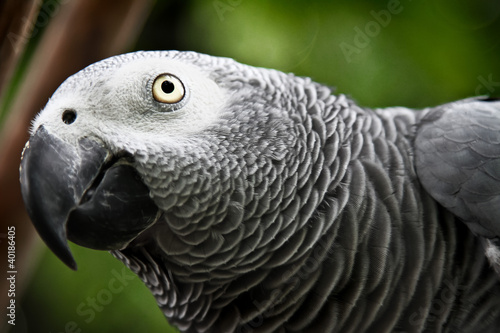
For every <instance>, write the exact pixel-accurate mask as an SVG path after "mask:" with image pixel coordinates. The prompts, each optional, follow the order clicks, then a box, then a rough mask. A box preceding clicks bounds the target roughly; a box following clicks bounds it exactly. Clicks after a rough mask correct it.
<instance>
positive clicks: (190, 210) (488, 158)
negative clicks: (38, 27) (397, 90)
mask: <svg viewBox="0 0 500 333" xmlns="http://www.w3.org/2000/svg"><path fill="white" fill-rule="evenodd" d="M20 173H21V178H20V179H21V187H22V193H23V198H24V201H25V203H26V207H27V210H28V213H29V215H30V217H31V219H32V221H33V223H34V225H35V227H36V228H37V230H38V232H39V234H40V236H41V237H42V238H43V239H44V240H45V242H46V243H47V245H48V246H49V247H50V248H51V249H52V251H53V252H54V253H55V254H56V255H57V256H58V257H59V258H60V259H61V260H62V261H64V262H65V263H66V264H67V265H68V266H70V267H72V268H76V264H75V261H74V260H73V257H72V255H71V253H70V251H69V247H68V245H67V239H69V240H71V241H72V242H75V243H77V244H79V245H82V246H85V247H89V248H93V249H100V250H110V251H111V252H112V253H113V255H114V256H116V258H118V259H119V260H121V261H122V262H123V263H124V264H125V265H127V266H128V267H129V268H130V269H131V270H132V271H133V272H135V273H136V274H137V275H138V276H139V277H140V278H141V279H142V280H143V281H144V283H145V284H146V285H147V286H148V287H149V288H150V290H151V291H152V293H153V294H154V296H155V297H156V300H157V302H158V305H159V307H160V308H161V310H162V311H163V313H164V314H165V316H166V317H167V318H168V320H169V322H170V323H172V324H173V325H175V326H177V327H178V328H179V330H180V331H182V332H422V331H425V332H498V331H499V329H500V283H499V275H498V274H497V273H496V272H495V269H497V270H498V269H499V267H500V250H499V244H500V242H499V238H498V237H499V236H500V101H496V100H494V99H492V98H485V97H483V98H470V99H465V100H461V101H457V102H453V103H449V104H445V105H441V106H438V107H433V108H426V109H422V110H410V109H408V108H404V107H394V108H386V109H369V108H363V107H360V106H358V105H356V104H355V103H354V102H353V101H352V100H350V99H349V98H347V97H346V96H344V95H340V94H339V95H334V94H332V90H331V89H330V88H329V87H327V86H324V85H321V84H318V83H315V82H313V81H312V80H311V79H309V78H303V77H297V76H294V75H292V74H284V73H282V72H279V71H275V70H270V69H263V68H255V67H251V66H247V65H243V64H240V63H237V62H236V61H234V60H232V59H227V58H218V57H212V56H208V55H203V54H198V53H194V52H177V51H150V52H135V53H130V54H125V55H120V56H115V57H111V58H109V59H106V60H103V61H100V62H98V63H95V64H93V65H91V66H89V67H87V68H85V69H83V70H82V71H80V72H78V73H77V74H75V75H73V76H71V77H69V78H68V79H67V80H66V81H65V82H64V83H63V84H62V85H61V86H60V87H59V89H58V90H57V91H56V92H55V93H54V95H53V96H52V98H51V99H50V100H49V102H48V104H47V106H46V107H45V108H44V110H43V111H42V112H41V113H40V114H39V115H38V116H37V117H36V119H35V120H34V122H33V127H32V130H31V137H30V139H29V141H28V142H27V144H26V147H25V150H24V152H23V157H22V162H21V171H20Z"/></svg>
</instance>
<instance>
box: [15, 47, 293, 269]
mask: <svg viewBox="0 0 500 333" xmlns="http://www.w3.org/2000/svg"><path fill="white" fill-rule="evenodd" d="M285 77H286V75H285V74H282V73H278V72H275V71H272V70H259V71H257V70H256V69H255V68H253V67H250V66H245V65H241V64H238V63H236V62H235V61H233V60H230V59H226V58H217V57H211V56H206V55H201V54H198V53H192V52H176V51H152V52H136V53H130V54H125V55H120V56H115V57H112V58H109V59H105V60H103V61H101V62H98V63H96V64H93V65H91V66H89V67H87V68H85V69H83V70H82V71H80V72H78V73H76V74H75V75H73V76H71V77H69V78H68V79H67V80H66V81H65V82H64V83H63V84H62V85H61V86H60V87H59V88H58V89H57V91H56V92H55V93H54V95H53V96H52V97H51V98H50V100H49V102H48V103H47V105H46V107H45V108H44V109H43V110H42V111H41V112H40V114H39V115H38V116H37V117H36V119H35V120H34V121H33V126H32V129H31V136H30V139H29V141H28V142H27V143H26V146H25V149H24V151H23V156H22V161H21V167H20V181H21V189H22V195H23V200H24V202H25V205H26V207H27V211H28V213H29V216H30V218H31V220H32V222H33V224H34V226H35V228H36V229H37V231H38V233H39V234H40V236H41V237H42V239H43V240H44V241H45V242H46V244H47V245H48V246H49V248H50V249H51V250H52V251H53V252H54V253H55V254H56V255H57V256H58V257H59V258H60V259H61V260H62V261H63V262H64V263H66V264H67V265H68V266H70V267H71V268H73V269H76V264H75V261H74V259H73V257H72V255H71V252H70V250H69V247H68V243H67V240H68V239H69V240H70V241H72V242H74V243H76V244H79V245H82V246H84V247H88V248H93V249H98V250H120V249H124V248H126V247H128V246H132V244H139V243H141V244H142V243H144V242H154V243H155V244H157V245H158V247H159V248H161V250H162V251H164V253H166V254H167V255H170V256H171V257H172V260H173V262H176V263H177V264H178V265H179V266H182V265H184V264H185V263H186V262H189V263H191V264H192V263H193V262H196V260H198V261H203V260H206V259H207V258H209V257H210V256H212V255H216V254H217V253H221V252H223V253H230V254H227V255H226V257H225V259H224V260H223V262H228V261H231V258H234V257H235V256H236V253H239V256H240V257H241V256H244V253H245V252H248V251H251V250H253V249H254V248H255V247H256V246H257V245H258V244H259V242H255V243H252V245H251V246H246V247H247V248H248V249H245V250H243V249H242V247H243V245H242V244H243V243H244V242H243V241H242V239H244V238H249V237H251V236H252V235H253V237H254V238H257V239H259V240H261V241H266V242H269V239H267V238H266V237H264V236H263V230H264V229H262V226H261V228H259V226H257V225H256V223H255V222H252V217H254V218H255V217H257V216H261V215H263V214H264V211H261V210H262V206H263V205H262V203H263V202H267V203H266V204H265V205H266V208H269V205H271V204H274V207H271V208H272V209H274V210H276V209H277V208H276V206H277V204H276V203H272V201H271V199H273V197H272V196H273V195H274V198H276V196H277V194H276V193H277V191H274V192H275V193H272V192H270V191H269V189H270V188H271V187H273V186H274V187H276V188H277V187H278V186H279V187H281V185H282V184H281V176H280V175H279V173H280V172H281V171H283V169H284V165H285V163H286V159H287V156H288V155H289V151H288V147H290V146H292V145H293V144H294V140H295V136H294V131H295V129H294V127H293V126H292V123H293V119H292V118H291V116H290V115H289V114H288V112H287V110H286V108H283V107H280V108H278V107H277V105H278V104H282V99H285V97H286V96H285V93H280V88H279V86H280V85H278V84H276V83H277V82H280V81H281V80H284V78H285ZM288 104H290V102H288ZM292 178H293V177H292ZM277 179H278V180H277ZM276 180H277V181H276ZM295 181H296V180H295ZM290 186H292V187H293V186H294V184H292V183H291V184H290ZM288 192H291V190H289V191H288ZM281 195H283V194H281ZM288 195H289V196H290V194H288ZM269 196H271V197H269ZM290 197H291V196H290ZM276 202H277V200H276ZM245 224H246V225H245ZM257 229H259V230H260V231H259V230H257ZM256 230H257V231H256ZM278 231H279V230H277V231H276V233H277V232H278ZM276 233H275V234H276ZM254 244H255V245H254ZM203 269H204V270H206V267H205V268H203Z"/></svg>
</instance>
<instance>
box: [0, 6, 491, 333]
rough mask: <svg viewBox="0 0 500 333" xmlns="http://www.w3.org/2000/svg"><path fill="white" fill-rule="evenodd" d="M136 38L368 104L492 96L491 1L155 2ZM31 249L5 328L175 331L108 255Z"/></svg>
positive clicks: (150, 46)
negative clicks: (10, 323) (11, 324)
mask: <svg viewBox="0 0 500 333" xmlns="http://www.w3.org/2000/svg"><path fill="white" fill-rule="evenodd" d="M66 2H67V1H66ZM141 29H142V27H141ZM40 35H41V34H40ZM37 39H38V38H33V39H32V40H30V45H29V48H28V52H27V56H26V57H24V58H23V62H22V64H24V65H26V64H27V63H29V59H30V58H29V56H30V52H31V53H33V52H36V47H35V45H36V42H37ZM143 49H147V50H157V49H179V50H194V51H198V52H203V53H208V54H212V55H218V56H226V57H231V58H234V59H236V60H238V61H240V62H243V63H247V64H250V65H254V66H263V67H271V68H276V69H279V70H282V71H285V72H294V73H296V74H298V75H302V76H309V77H311V78H313V80H315V81H318V82H321V83H324V84H327V85H330V86H334V87H336V91H337V92H339V93H344V94H347V95H349V96H351V97H352V98H354V99H355V100H356V101H358V103H359V104H362V105H365V106H371V107H384V106H392V105H404V106H409V107H417V108H418V107H424V106H429V105H436V104H439V103H444V102H447V101H451V100H456V99H460V98H465V97H469V96H473V95H476V94H493V95H500V93H499V92H500V61H499V60H500V59H499V54H500V1H498V0H480V1H472V0H469V1H465V0H458V1H457V0H435V1H431V0H400V1H395V0H391V1H373V0H372V1H368V0H358V1H347V0H340V1H326V0H324V1H320V0H316V1H314V0H307V1H305V0H295V1H293V0H287V1H285V0H277V1H272V2H271V1H268V0H220V1H211V0H209V1H201V0H190V1H157V2H156V3H155V5H154V8H153V10H152V11H151V14H150V15H149V17H148V19H147V22H146V24H145V26H144V28H143V29H142V31H141V33H140V35H139V37H138V39H137V42H136V43H135V45H134V46H133V48H132V49H130V51H134V50H143ZM17 77H18V80H17V81H19V78H20V77H22V76H21V75H20V74H18V76H17ZM17 81H16V80H14V81H13V82H14V83H12V85H14V86H15V82H17ZM12 90H13V91H14V89H12ZM11 94H12V95H14V92H12V93H11ZM4 104H5V105H4V110H3V111H2V117H5V115H6V114H7V113H8V110H9V108H8V103H4ZM37 249H38V251H39V252H40V253H36V254H34V255H39V256H40V260H39V261H38V262H37V264H36V268H34V269H35V272H34V274H33V276H32V278H31V280H30V282H29V284H28V286H27V288H26V290H25V292H24V296H23V297H22V298H18V302H19V303H20V304H18V306H19V308H18V312H17V325H16V326H15V328H14V329H12V330H11V332H16V333H17V332H30V333H31V332H47V333H48V332H52V333H56V332H57V333H59V332H120V333H123V332H175V330H174V329H171V328H169V326H168V324H167V322H166V320H165V318H164V317H163V315H162V313H161V312H160V310H159V309H158V308H157V307H156V303H155V300H154V298H153V296H152V295H151V294H150V292H149V291H148V290H147V289H146V287H144V286H143V285H142V283H141V282H140V281H139V280H138V279H136V278H133V277H132V273H130V272H128V271H124V270H123V265H122V264H121V263H120V262H118V261H117V260H115V259H114V258H113V257H112V256H111V255H110V254H108V253H105V252H98V251H93V250H88V249H83V248H80V247H78V246H73V245H72V250H73V253H74V256H75V258H76V260H77V262H78V265H79V270H78V271H76V272H73V271H71V270H69V269H68V268H67V267H65V266H64V265H63V264H62V263H61V262H59V261H58V260H57V259H56V258H55V256H54V255H53V254H52V253H50V252H48V251H47V249H46V248H45V246H44V245H43V244H41V243H40V244H39V246H38V247H37ZM117 276H120V278H118V277H117Z"/></svg>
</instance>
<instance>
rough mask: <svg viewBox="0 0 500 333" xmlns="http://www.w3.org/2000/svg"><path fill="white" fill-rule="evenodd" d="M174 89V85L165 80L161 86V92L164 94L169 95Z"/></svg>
mask: <svg viewBox="0 0 500 333" xmlns="http://www.w3.org/2000/svg"><path fill="white" fill-rule="evenodd" d="M174 89H175V86H174V84H173V83H172V82H171V81H168V80H165V81H163V83H162V84H161V90H162V91H163V92H164V93H165V94H171V93H172V92H173V91H174Z"/></svg>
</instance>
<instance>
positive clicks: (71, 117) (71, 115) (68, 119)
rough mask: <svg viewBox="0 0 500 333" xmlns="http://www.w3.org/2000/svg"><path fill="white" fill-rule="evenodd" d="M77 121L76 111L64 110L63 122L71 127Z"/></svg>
mask: <svg viewBox="0 0 500 333" xmlns="http://www.w3.org/2000/svg"><path fill="white" fill-rule="evenodd" d="M75 120H76V111H75V110H64V112H63V114H62V121H63V122H64V123H65V124H66V125H70V124H72V123H74V122H75Z"/></svg>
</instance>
